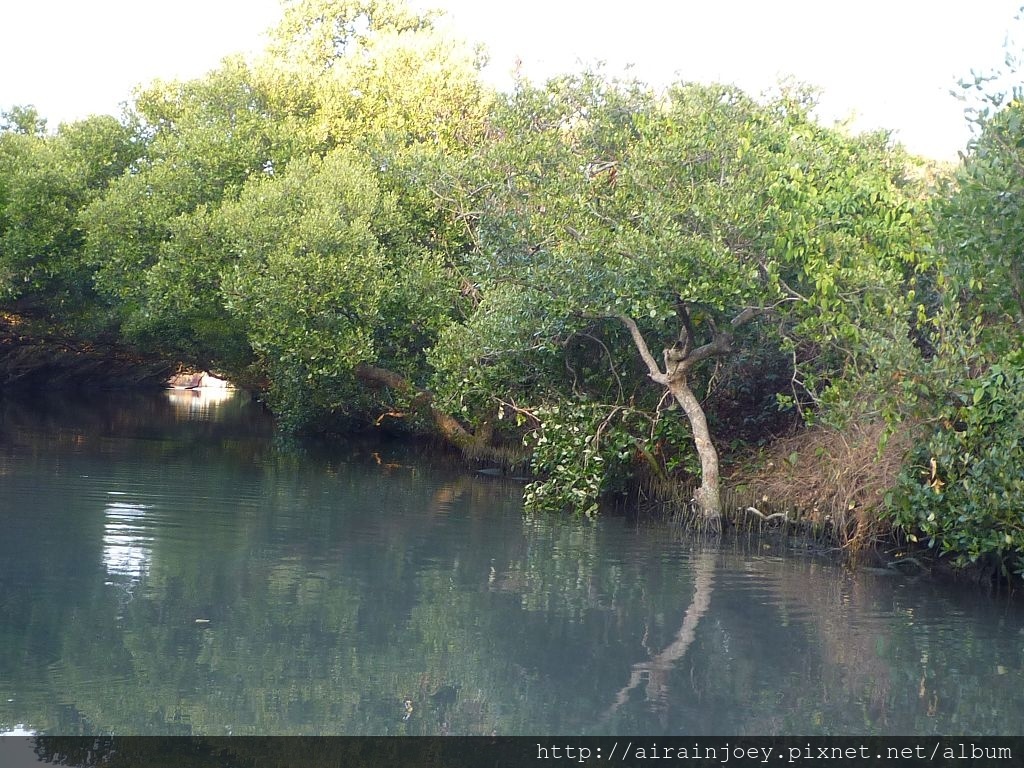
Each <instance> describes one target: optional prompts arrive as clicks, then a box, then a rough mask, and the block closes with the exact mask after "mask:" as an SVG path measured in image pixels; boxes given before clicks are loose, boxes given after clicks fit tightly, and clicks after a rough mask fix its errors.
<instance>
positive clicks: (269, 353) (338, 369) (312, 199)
mask: <svg viewBox="0 0 1024 768" xmlns="http://www.w3.org/2000/svg"><path fill="white" fill-rule="evenodd" d="M219 218H220V220H221V222H222V226H223V228H224V238H225V240H226V241H227V245H228V250H229V252H231V253H232V254H234V256H235V259H236V261H235V263H234V264H233V265H232V266H231V267H230V271H229V272H228V273H227V274H225V275H224V277H223V285H222V292H223V296H224V300H225V306H226V307H227V308H228V310H229V311H230V312H231V313H232V314H233V315H234V316H235V317H237V318H238V319H239V321H240V322H241V324H242V326H243V327H244V328H245V329H246V333H247V335H248V338H249V340H250V343H251V344H252V346H253V349H254V350H255V351H256V352H257V353H258V354H259V355H260V357H261V358H262V359H263V360H265V361H266V364H267V366H268V370H269V372H270V376H271V381H272V382H273V386H274V391H275V393H276V397H275V402H276V404H277V405H279V406H280V407H281V408H283V409H287V408H292V407H296V408H297V407H302V405H303V401H313V402H315V403H317V405H319V406H320V408H322V409H324V410H327V411H330V410H332V409H343V408H344V405H345V403H344V400H343V399H340V398H342V397H343V395H345V394H347V392H346V390H345V389H344V388H342V387H341V386H340V385H341V383H342V379H343V378H344V377H345V376H348V375H350V374H351V371H352V369H353V368H354V367H355V366H356V365H358V364H359V363H363V362H368V361H371V360H373V359H375V350H374V344H373V342H374V329H375V327H377V326H378V325H379V324H380V322H381V314H380V311H381V304H382V300H383V296H384V293H385V291H386V290H387V289H388V285H389V283H392V282H395V280H394V276H393V274H392V273H391V272H390V270H389V265H388V263H387V257H386V255H385V254H384V253H383V251H382V249H381V247H380V242H379V239H378V235H377V233H378V232H384V233H386V232H388V231H389V230H390V229H393V228H394V227H396V226H397V221H398V220H397V212H396V209H395V207H394V204H393V203H392V202H391V201H390V200H388V199H387V198H384V197H382V195H381V193H380V189H379V186H378V184H377V181H376V178H375V177H374V174H373V172H372V170H371V169H369V168H367V165H366V163H365V162H362V161H361V160H360V159H359V158H358V157H357V156H353V155H352V154H351V153H349V152H347V151H344V150H336V151H334V152H332V153H331V154H329V155H328V156H327V157H326V158H325V159H324V160H323V161H320V160H319V159H316V158H308V159H306V158H304V159H300V160H296V161H293V162H292V163H291V164H289V166H288V167H287V168H286V169H285V170H284V172H283V173H281V174H279V175H276V176H274V177H267V178H265V179H262V180H261V181H260V182H259V183H254V184H249V185H247V186H246V189H245V190H244V192H243V194H242V196H241V197H240V198H239V200H238V202H237V203H232V204H226V205H224V206H222V207H221V210H220V213H219ZM349 389H351V388H350V387H349Z"/></svg>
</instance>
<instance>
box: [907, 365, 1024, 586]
mask: <svg viewBox="0 0 1024 768" xmlns="http://www.w3.org/2000/svg"><path fill="white" fill-rule="evenodd" d="M965 391H966V393H967V397H966V399H965V400H964V401H963V402H961V403H960V404H959V405H958V406H955V407H949V408H947V409H946V411H945V413H944V414H943V419H942V421H941V425H940V427H939V428H938V429H937V430H936V431H935V432H934V433H933V434H932V435H931V437H930V439H928V441H927V442H926V443H924V444H923V445H922V446H921V447H920V448H919V449H918V451H917V452H916V453H915V455H914V457H913V460H912V461H911V462H910V463H909V464H908V467H907V469H906V470H904V472H903V474H902V476H901V478H900V481H899V483H898V485H897V487H896V488H895V489H894V491H893V494H892V497H891V505H890V508H891V514H892V517H893V520H894V522H895V523H896V524H898V525H899V526H901V527H902V528H903V529H904V530H905V531H907V533H908V535H909V536H910V538H911V540H918V539H921V540H924V541H926V542H927V544H928V546H929V547H934V548H938V549H939V550H940V551H941V552H942V553H943V554H949V555H951V556H952V557H953V558H954V560H955V562H956V563H957V564H958V565H965V564H967V563H974V562H979V561H981V562H985V561H988V562H993V563H995V564H996V565H998V567H999V568H1000V569H1001V570H1002V571H1003V573H1009V571H1010V570H1013V571H1014V572H1016V573H1022V572H1024V351H1022V350H1016V351H1014V352H1012V353H1010V354H1007V355H1005V356H1004V357H1003V358H1002V359H1000V360H998V361H997V362H996V363H995V364H994V365H992V366H990V367H989V368H988V370H987V371H986V372H985V374H984V375H982V376H980V377H977V378H975V379H971V380H970V381H969V382H967V387H966V389H965Z"/></svg>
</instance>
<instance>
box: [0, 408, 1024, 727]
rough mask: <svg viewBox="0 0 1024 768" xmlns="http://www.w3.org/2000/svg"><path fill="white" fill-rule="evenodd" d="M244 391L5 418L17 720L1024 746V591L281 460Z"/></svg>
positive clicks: (345, 459)
mask: <svg viewBox="0 0 1024 768" xmlns="http://www.w3.org/2000/svg"><path fill="white" fill-rule="evenodd" d="M126 402H127V401H126ZM232 402H234V403H235V404H234V405H229V406H226V407H227V408H228V410H221V411H219V412H218V413H217V419H218V420H217V421H216V422H212V421H204V420H199V421H181V420H180V419H179V417H178V414H177V412H176V411H175V410H174V409H173V408H172V407H170V406H169V404H168V402H167V401H166V399H165V397H164V395H163V394H162V393H158V394H157V395H154V396H153V398H151V399H150V400H133V401H131V402H130V404H129V405H124V406H123V408H125V409H126V410H125V411H120V410H117V409H114V408H113V406H112V405H111V404H110V403H109V402H107V403H106V404H105V405H104V406H103V408H106V409H107V410H102V409H98V408H95V407H91V408H92V409H91V410H89V411H87V412H85V413H80V412H78V411H77V410H76V409H75V408H74V407H73V406H71V405H68V404H66V403H65V404H58V403H55V404H54V406H53V408H48V409H46V410H45V411H44V410H39V411H36V414H37V418H35V419H33V418H30V417H29V416H27V415H26V414H31V413H32V411H31V410H29V409H25V408H14V407H13V406H12V407H11V408H10V409H9V410H3V411H2V413H3V414H4V416H3V422H2V423H0V427H3V429H2V430H0V434H3V435H6V436H7V437H6V438H5V439H6V440H7V441H8V442H6V443H5V446H4V456H5V457H6V459H7V464H6V466H7V468H8V475H7V476H6V477H5V478H4V483H3V484H0V513H3V514H4V517H3V526H4V535H3V536H0V694H3V695H0V730H11V729H13V728H14V727H15V726H16V725H18V724H21V725H22V727H24V728H26V729H30V730H36V731H40V732H44V733H49V734H76V733H101V732H102V733H110V732H113V733H135V734H179V733H194V734H213V735H220V734H226V733H232V734H239V735H241V734H268V733H269V734H320V733H324V734H396V735H401V734H405V735H421V734H441V733H451V734H477V735H486V734H490V733H499V734H542V733H560V734H572V733H580V734H601V733H608V734H652V735H659V734H723V735H740V734H753V733H761V734H764V733H794V734H808V735H810V734H815V733H908V734H910V733H936V732H957V733H1005V734H1013V733H1018V732H1020V731H1021V730H1022V723H1024V693H1022V690H1024V686H1022V683H1024V644H1022V643H1021V640H1022V639H1024V620H1022V617H1021V615H1020V611H1019V610H1018V607H1017V606H1016V605H1015V604H1013V603H1007V602H1002V601H1000V599H993V598H988V597H983V596H979V595H978V593H976V592H967V593H963V594H961V593H959V592H957V591H956V590H953V589H949V588H947V587H945V586H939V585H934V584H931V583H929V582H927V581H926V580H918V581H915V580H913V579H912V578H910V577H908V576H905V575H898V576H894V577H892V578H883V577H881V576H876V575H872V574H867V573H859V574H853V573H850V572H848V571H846V570H843V569H841V568H837V567H835V565H834V564H831V563H829V562H828V561H826V560H818V559H814V558H812V557H807V556H804V557H792V556H790V555H789V554H788V553H787V552H786V551H785V550H784V548H781V547H780V546H777V545H775V544H772V543H770V542H762V541H757V540H751V541H732V542H731V543H729V545H728V546H725V547H721V548H707V547H701V546H698V545H697V544H696V543H695V542H694V541H692V540H688V539H686V538H685V537H683V536H681V535H677V533H678V532H676V531H674V530H673V529H671V528H668V527H665V526H660V525H637V524H636V523H631V522H629V521H626V520H623V519H616V518H605V519H602V520H599V521H597V522H588V521H581V520H574V519H571V518H563V517H557V516H526V517H524V516H523V514H522V510H521V507H520V504H519V501H518V496H519V492H520V490H521V487H520V486H518V485H516V484H513V483H509V482H507V481H502V480H495V479H488V478H481V477H478V476H475V475H473V474H468V473H465V472H461V471H456V470H451V469H445V468H443V467H441V466H439V465H438V464H437V463H430V462H425V461H423V460H422V457H418V456H417V455H416V454H415V451H414V450H412V449H400V448H396V447H394V446H387V445H373V446H364V445H358V444H353V445H351V446H348V448H347V449H346V450H344V451H335V452H317V451H310V452H308V453H306V454H296V453H280V452H276V451H275V450H274V449H273V448H272V446H271V441H270V436H269V431H268V429H267V425H266V423H265V422H264V421H262V417H261V416H260V414H259V412H258V411H256V410H254V409H252V408H249V407H248V406H239V405H238V403H237V401H232ZM55 414H56V415H55ZM69 425H70V426H71V427H74V429H73V433H74V434H76V435H79V436H80V437H81V439H80V440H75V441H70V440H66V439H63V438H62V437H61V435H66V434H68V433H69V428H70V427H69ZM111 584H114V585H117V586H118V587H123V589H121V588H114V589H112V588H110V585H111ZM8 699H9V700H8Z"/></svg>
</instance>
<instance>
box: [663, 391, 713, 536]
mask: <svg viewBox="0 0 1024 768" xmlns="http://www.w3.org/2000/svg"><path fill="white" fill-rule="evenodd" d="M668 389H669V391H670V392H671V393H672V396H673V397H674V398H675V399H676V402H677V403H679V405H680V406H681V407H682V409H683V411H684V412H685V413H686V418H687V419H688V420H689V421H690V429H692V430H693V443H694V447H695V448H696V449H697V456H698V457H699V458H700V488H698V489H697V493H696V494H695V495H694V501H696V502H697V506H698V507H699V508H700V510H701V511H702V512H703V513H704V517H705V518H706V519H707V520H708V521H709V522H711V523H712V524H714V525H719V524H720V521H721V518H722V498H721V495H720V494H719V492H718V485H719V474H718V451H717V450H716V449H715V444H714V443H713V442H712V440H711V432H710V431H709V430H708V420H707V417H706V416H705V415H704V409H703V408H702V407H701V405H700V401H699V400H697V397H696V395H694V394H693V390H692V389H690V384H689V382H688V381H687V380H686V378H685V377H681V376H676V377H671V378H669V381H668Z"/></svg>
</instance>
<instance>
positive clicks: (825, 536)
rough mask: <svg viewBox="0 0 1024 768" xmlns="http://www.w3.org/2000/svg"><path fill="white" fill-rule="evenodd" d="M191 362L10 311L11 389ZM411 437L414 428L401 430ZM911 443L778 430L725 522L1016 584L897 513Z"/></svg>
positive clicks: (674, 491) (670, 505)
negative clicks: (916, 531) (958, 558)
mask: <svg viewBox="0 0 1024 768" xmlns="http://www.w3.org/2000/svg"><path fill="white" fill-rule="evenodd" d="M182 370H183V366H182V365H181V364H180V363H178V362H176V361H169V360H167V359H166V358H163V357H160V356H157V355H153V354H149V353H146V352H144V351H141V350H138V349H135V348H133V347H130V346H127V345H124V344H116V343H110V342H97V341H84V340H81V339H77V338H74V337H72V336H70V335H68V334H65V333H61V332H60V331H58V330H56V329H54V328H52V327H49V326H46V325H43V324H40V323H38V322H33V321H31V320H29V319H26V318H23V317H21V316H18V315H13V314H9V313H0V392H2V391H4V390H11V391H19V390H20V391H26V390H32V391H39V390H61V389H117V390H144V389H159V388H163V387H166V386H167V385H168V382H169V381H174V375H175V374H180V372H181V371H182ZM193 378H195V377H193ZM189 381H191V379H189ZM388 423H389V422H386V423H385V424H384V427H385V428H386V427H387V426H388ZM378 426H380V425H378ZM411 437H412V436H411V435H410V434H402V435H401V437H400V439H403V440H405V441H408V440H409V439H410V438H411ZM331 439H332V440H335V441H336V440H338V439H340V438H339V436H337V435H335V436H333V437H332V438H331ZM426 442H427V443H428V444H430V445H431V446H432V448H431V450H432V451H435V452H438V451H444V452H445V453H446V454H448V455H450V456H451V457H452V463H453V464H454V463H457V464H458V465H460V466H463V467H467V468H469V469H471V470H472V471H475V472H478V473H481V474H482V476H484V477H491V478H496V477H500V476H508V475H514V476H516V477H517V480H518V481H522V480H523V479H524V478H523V477H522V476H523V475H525V474H527V473H528V462H527V457H526V456H525V455H524V454H523V453H522V451H521V450H513V448H512V447H509V446H506V447H504V448H489V449H488V450H483V449H481V448H479V447H478V446H475V445H473V446H469V447H468V448H462V449H456V448H454V447H453V446H452V445H450V444H445V443H443V442H442V441H440V440H434V441H430V440H427V441H426ZM910 447H911V433H910V431H909V430H906V431H903V432H901V433H899V434H896V435H889V436H886V435H885V432H884V426H883V425H882V424H881V423H880V422H879V423H866V424H861V423H858V424H853V425H851V426H850V427H849V428H848V429H846V430H845V431H839V430H836V429H833V428H828V427H823V426H815V427H810V428H804V429H799V430H796V431H794V432H793V433H792V434H789V435H787V436H785V437H780V438H777V439H776V440H774V441H772V442H771V443H770V444H769V445H768V446H766V447H764V448H762V449H761V450H759V451H757V452H752V453H750V454H748V455H747V456H745V457H744V458H743V459H741V460H740V461H737V462H734V463H733V464H732V465H731V466H729V467H727V469H726V472H725V474H724V477H723V501H724V510H723V526H724V527H725V528H726V529H728V530H729V531H731V532H733V533H736V534H738V535H744V534H747V533H749V532H764V533H769V534H771V535H780V536H784V537H786V538H788V539H791V540H793V541H794V542H798V545H799V547H804V548H807V549H813V550H815V551H828V552H830V553H833V554H834V555H835V556H836V557H838V558H840V559H842V560H844V561H845V562H847V563H849V564H850V565H852V566H854V567H864V568H869V569H881V570H882V571H883V572H884V571H912V572H919V573H921V574H925V573H927V574H934V575H936V576H938V577H940V578H942V579H955V580H956V581H968V582H972V583H978V584H982V585H987V586H992V585H998V584H1000V583H1006V579H1005V578H1004V576H1003V575H1002V574H1001V573H1000V572H999V569H998V568H997V567H995V566H993V565H991V564H988V563H985V562H982V563H977V564H973V565H971V566H970V567H967V568H960V569H958V568H954V567H953V566H952V565H950V563H949V562H948V560H947V559H944V558H942V557H937V556H936V553H935V551H934V550H932V549H928V548H927V547H923V546H921V545H920V544H916V545H915V544H914V543H913V542H910V541H908V540H907V539H906V537H905V536H903V535H901V534H900V532H899V531H897V530H895V529H894V528H893V526H892V525H891V524H890V523H889V522H888V521H887V520H886V519H885V516H884V504H885V494H886V492H887V491H888V489H889V488H891V487H892V486H893V484H894V483H895V482H896V478H897V476H898V474H899V472H900V469H901V467H902V463H903V460H904V457H905V456H906V453H907V451H908V450H909V449H910ZM641 484H642V485H643V490H642V491H638V492H637V493H636V495H635V496H633V497H630V498H628V499H625V500H621V501H620V505H619V508H620V509H622V508H624V507H625V506H633V507H634V508H636V509H642V510H644V511H645V513H650V514H651V516H652V517H653V518H655V519H661V520H666V519H667V520H671V521H674V522H675V524H677V525H685V526H687V527H689V528H691V529H693V530H696V531H699V530H701V528H702V525H703V521H702V519H701V517H700V516H699V515H698V514H695V513H694V512H693V510H692V508H691V505H690V504H689V499H690V498H691V496H692V489H690V488H688V487H687V486H685V484H684V483H681V482H679V481H678V480H675V479H672V478H669V479H667V480H666V479H661V480H655V479H651V478H648V479H647V480H646V481H642V482H641Z"/></svg>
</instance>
